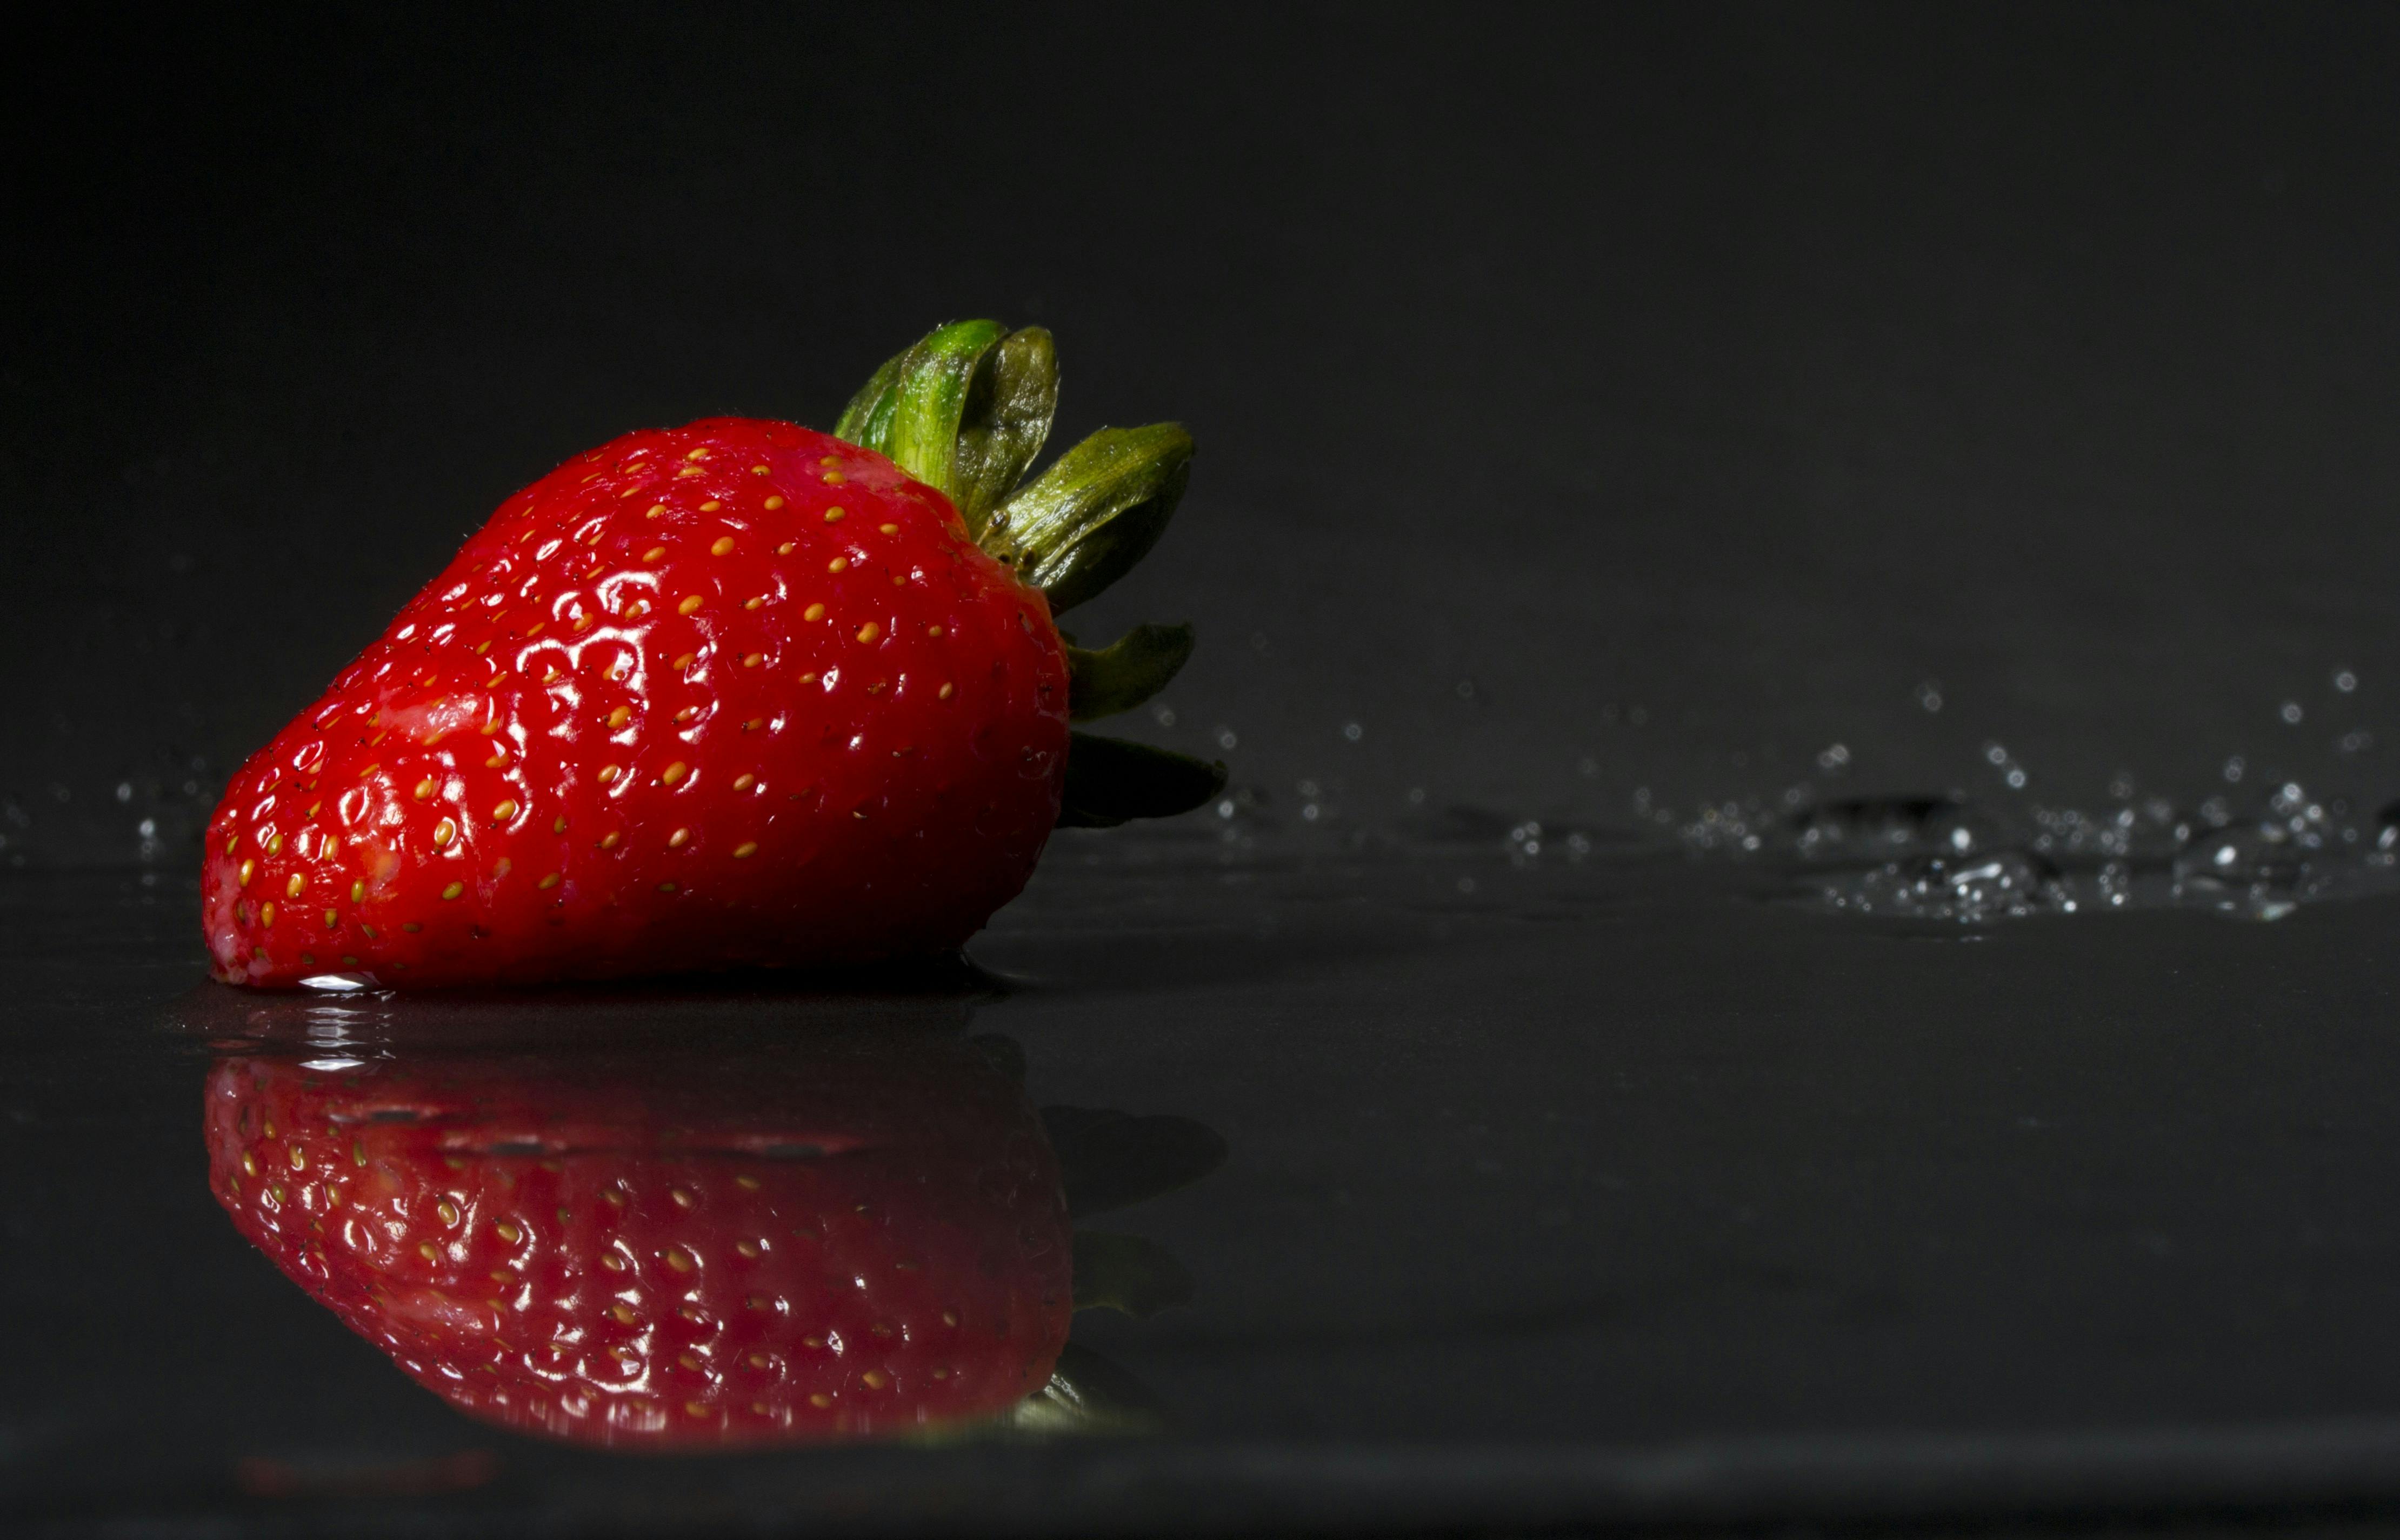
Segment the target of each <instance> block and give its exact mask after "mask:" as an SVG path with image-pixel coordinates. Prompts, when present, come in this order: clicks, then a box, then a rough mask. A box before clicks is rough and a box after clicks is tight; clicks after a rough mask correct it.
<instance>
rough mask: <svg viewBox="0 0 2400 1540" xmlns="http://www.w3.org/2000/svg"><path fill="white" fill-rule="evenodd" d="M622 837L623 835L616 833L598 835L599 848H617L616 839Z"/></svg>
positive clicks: (609, 849) (610, 849)
mask: <svg viewBox="0 0 2400 1540" xmlns="http://www.w3.org/2000/svg"><path fill="white" fill-rule="evenodd" d="M620 838H623V836H621V835H618V834H613V833H612V834H604V835H602V836H601V837H600V848H601V849H602V850H604V851H613V850H615V849H616V848H617V841H618V840H619V839H620Z"/></svg>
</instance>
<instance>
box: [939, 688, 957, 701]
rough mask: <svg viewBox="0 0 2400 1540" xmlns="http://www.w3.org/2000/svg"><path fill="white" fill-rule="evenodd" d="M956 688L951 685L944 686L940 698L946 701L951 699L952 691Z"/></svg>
mask: <svg viewBox="0 0 2400 1540" xmlns="http://www.w3.org/2000/svg"><path fill="white" fill-rule="evenodd" d="M952 688H954V687H952V686H949V685H944V686H943V687H942V688H941V690H940V692H939V698H940V699H942V700H945V701H947V700H948V699H949V698H950V691H951V689H952Z"/></svg>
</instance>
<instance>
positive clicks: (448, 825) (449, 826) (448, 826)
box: [433, 818, 458, 846]
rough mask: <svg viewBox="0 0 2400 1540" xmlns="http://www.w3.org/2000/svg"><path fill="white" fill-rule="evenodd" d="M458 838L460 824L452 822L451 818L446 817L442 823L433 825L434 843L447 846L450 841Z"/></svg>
mask: <svg viewBox="0 0 2400 1540" xmlns="http://www.w3.org/2000/svg"><path fill="white" fill-rule="evenodd" d="M456 838H458V825H456V824H454V823H452V822H451V821H450V820H449V819H447V818H445V819H443V821H442V822H441V823H439V824H436V825H433V843H434V844H435V845H436V846H446V845H448V844H449V843H450V841H452V840H453V839H456Z"/></svg>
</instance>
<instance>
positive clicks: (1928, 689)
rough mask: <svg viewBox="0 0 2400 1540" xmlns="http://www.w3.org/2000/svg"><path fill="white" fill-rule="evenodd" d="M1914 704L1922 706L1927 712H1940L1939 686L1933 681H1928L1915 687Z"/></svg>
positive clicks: (1940, 695)
mask: <svg viewBox="0 0 2400 1540" xmlns="http://www.w3.org/2000/svg"><path fill="white" fill-rule="evenodd" d="M1916 703H1917V704H1918V705H1920V706H1923V707H1924V708H1925V709H1926V710H1927V711H1929V712H1933V711H1940V710H1941V709H1942V687H1941V685H1940V684H1939V683H1937V682H1935V681H1934V680H1931V679H1928V680H1926V681H1925V683H1923V684H1921V685H1919V686H1917V687H1916Z"/></svg>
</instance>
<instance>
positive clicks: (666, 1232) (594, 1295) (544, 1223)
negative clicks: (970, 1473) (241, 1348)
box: [207, 1030, 1072, 1448]
mask: <svg viewBox="0 0 2400 1540" xmlns="http://www.w3.org/2000/svg"><path fill="white" fill-rule="evenodd" d="M207 1111H208V1120H207V1128H208V1144H209V1175H210V1184H211V1188H212V1189H213V1190H214V1191H215V1192H216V1193H217V1196H218V1200H219V1201H220V1202H221V1203H223V1204H224V1205H225V1208H226V1210H227V1211H228V1212H229V1213H230V1214H232V1216H233V1219H234V1222H235V1224H236V1226H237V1227H239V1229H240V1231H241V1233H243V1235H245V1236H246V1237H248V1238H249V1239H250V1240H251V1241H252V1242H253V1243H254V1244H255V1245H257V1246H258V1247H260V1248H261V1249H262V1250H264V1251H265V1252H266V1254H267V1256H268V1257H269V1258H271V1259H272V1260H273V1261H275V1263H276V1265H277V1266H279V1267H280V1268H281V1269H282V1270H283V1271H284V1272H285V1273H286V1274H289V1275H290V1276H291V1277H292V1278H293V1279H294V1280H295V1281H297V1282H298V1283H299V1284H300V1285H301V1286H302V1287H303V1288H306V1289H307V1290H308V1291H309V1293H311V1294H312V1295H314V1296H315V1297H316V1298H317V1299H318V1300H319V1301H320V1302H323V1303H324V1304H326V1305H328V1306H330V1307H331V1308H332V1309H333V1310H334V1312H335V1313H336V1314H337V1315H340V1316H341V1318H342V1320H343V1321H344V1323H345V1324H347V1325H348V1327H349V1328H350V1329H352V1330H354V1331H356V1332H358V1333H359V1334H360V1335H361V1336H363V1337H365V1338H367V1339H368V1340H369V1341H371V1342H375V1344H376V1345H377V1346H379V1347H381V1348H383V1349H384V1350H385V1351H386V1352H388V1353H389V1354H390V1355H391V1356H392V1357H393V1358H394V1359H395V1360H396V1361H397V1362H398V1363H399V1365H400V1367H401V1368H402V1370H406V1371H407V1372H408V1373H409V1374H410V1375H411V1376H413V1377H414V1378H415V1379H416V1381H417V1382H418V1383H421V1384H423V1385H425V1386H426V1387H427V1388H429V1389H430V1390H432V1391H434V1392H435V1393H437V1394H438V1395H440V1396H442V1397H444V1398H445V1399H447V1400H449V1401H450V1402H451V1403H452V1404H454V1405H456V1406H457V1407H459V1408H460V1409H462V1410H464V1411H469V1412H471V1413H473V1414H475V1415H477V1416H480V1417H484V1418H487V1419H490V1420H493V1421H496V1422H499V1423H502V1424H508V1425H511V1426H514V1427H519V1428H524V1429H526V1430H529V1431H538V1432H547V1433H550V1434H553V1435H557V1436H560V1437H564V1438H571V1439H576V1440H579V1441H586V1442H597V1443H613V1444H637V1445H640V1444H647V1445H650V1446H654V1447H661V1448H669V1447H675V1446H689V1445H699V1444H741V1443H759V1442H771V1441H792V1440H806V1439H813V1438H842V1437H852V1436H864V1435H869V1434H876V1433H892V1432H897V1431H905V1430H908V1429H914V1428H918V1427H920V1426H927V1425H934V1424H957V1423H961V1422H964V1421H971V1420H975V1419H982V1418H989V1417H992V1416H994V1415H997V1414H999V1413H1002V1412H1003V1411H1007V1410H1008V1409H1010V1408H1011V1407H1013V1406H1015V1405H1016V1403H1017V1402H1019V1401H1020V1400H1022V1399H1023V1398H1024V1397H1027V1396H1028V1395H1030V1394H1032V1393H1034V1392H1036V1391H1039V1390H1042V1389H1043V1386H1044V1385H1045V1383H1047V1382H1048V1381H1049V1378H1050V1374H1051V1370H1052V1368H1053V1366H1054V1364H1055V1363H1056V1362H1057V1357H1058V1355H1059V1352H1060V1349H1061V1347H1062V1345H1063V1344H1064V1343H1065V1342H1066V1337H1067V1327H1068V1320H1069V1316H1070V1311H1071V1309H1072V1302H1071V1289H1070V1282H1071V1280H1070V1236H1069V1232H1068V1220H1067V1210H1066V1203H1065V1199H1064V1197H1063V1195H1062V1192H1061V1187H1060V1182H1059V1175H1058V1167H1057V1162H1056V1160H1055V1159H1054V1157H1053V1156H1052V1153H1051V1150H1050V1146H1049V1144H1048V1142H1047V1140H1046V1139H1045V1138H1044V1137H1043V1129H1042V1124H1041V1122H1040V1120H1039V1119H1038V1118H1037V1117H1036V1116H1035V1114H1034V1112H1033V1111H1032V1109H1031V1108H1030V1106H1028V1105H1027V1104H1026V1102H1025V1099H1024V1097H1023V1094H1022V1093H1021V1092H1020V1091H1019V1089H1018V1088H1017V1086H1016V1083H1014V1082H1013V1081H1012V1080H1011V1079H1010V1078H1009V1077H1008V1076H1007V1075H1006V1074H1004V1073H1002V1071H1001V1070H997V1069H995V1068H993V1066H992V1065H991V1064H990V1063H989V1061H988V1060H986V1059H985V1058H983V1057H982V1056H980V1055H979V1054H977V1053H976V1051H975V1049H974V1048H973V1047H971V1046H969V1045H968V1044H966V1043H962V1042H961V1041H960V1040H958V1039H956V1038H949V1037H937V1036H932V1035H926V1034H919V1033H913V1032H907V1031H905V1030H904V1031H892V1030H885V1031H880V1032H875V1033H853V1034H850V1035H847V1036H843V1037H835V1038H830V1039H827V1038H819V1039H816V1040H814V1041H813V1042H811V1043H806V1044H805V1045H798V1046H794V1047H791V1048H787V1049H781V1050H766V1051H757V1050H754V1051H749V1052H743V1053H730V1054H729V1053H711V1054H708V1055H691V1054H681V1055H668V1054H661V1053H659V1052H655V1051H653V1052H638V1051H624V1050H618V1051H601V1052H597V1053H585V1054H582V1055H580V1056H567V1057H554V1056H539V1055H524V1054H511V1055H498V1056H481V1057H478V1056H456V1055H454V1056H442V1057H431V1058H425V1057H420V1058H416V1059H414V1060H409V1059H402V1060H399V1061H394V1060H389V1059H385V1060H378V1061H367V1062H364V1063H355V1062H354V1063H352V1064H348V1065H340V1066H323V1065H320V1066H318V1067H313V1068H312V1067H310V1066H309V1065H307V1064H300V1063H293V1062H292V1061H290V1060H287V1059H276V1058H267V1057H236V1058H226V1059H224V1060H221V1061H220V1062H219V1063H218V1065H217V1067H216V1068H215V1070H213V1071H212V1072H211V1076H210V1078H209V1084H208V1092H207Z"/></svg>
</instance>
